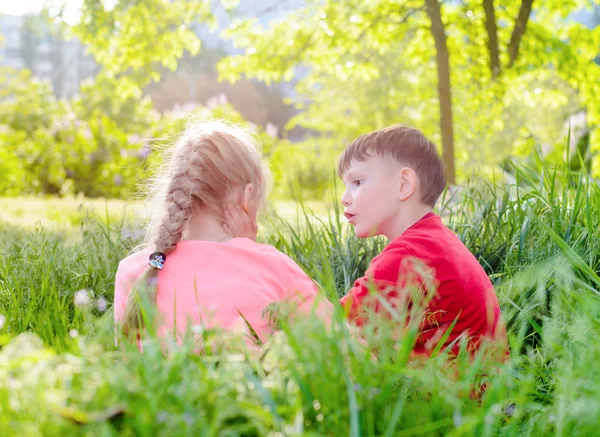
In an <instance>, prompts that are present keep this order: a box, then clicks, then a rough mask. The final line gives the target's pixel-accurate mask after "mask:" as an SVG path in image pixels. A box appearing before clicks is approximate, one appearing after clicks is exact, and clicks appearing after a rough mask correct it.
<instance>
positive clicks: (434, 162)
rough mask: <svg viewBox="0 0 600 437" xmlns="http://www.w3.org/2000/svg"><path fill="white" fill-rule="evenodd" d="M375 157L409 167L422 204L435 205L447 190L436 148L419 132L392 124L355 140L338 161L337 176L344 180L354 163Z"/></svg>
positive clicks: (442, 167)
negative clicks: (413, 175)
mask: <svg viewBox="0 0 600 437" xmlns="http://www.w3.org/2000/svg"><path fill="white" fill-rule="evenodd" d="M374 155H378V156H381V157H391V158H393V159H395V160H396V161H397V162H399V163H402V164H406V165H408V166H409V167H411V168H412V169H413V170H414V171H415V173H416V174H417V177H418V178H419V182H420V184H419V190H420V193H421V201H422V202H423V203H425V204H426V205H429V206H432V207H433V206H434V205H435V202H436V201H437V200H438V198H439V197H440V194H442V192H443V191H444V187H445V186H446V178H445V177H444V166H443V164H442V160H441V159H440V156H439V155H438V152H437V149H436V147H435V145H434V144H433V143H432V142H431V141H429V140H428V139H427V138H426V137H425V135H423V133H421V131H419V130H417V129H413V128H411V127H407V126H402V125H400V124H395V125H392V126H389V127H386V128H384V129H380V130H376V131H374V132H370V133H368V134H365V135H362V136H360V137H358V138H357V139H355V140H354V141H352V142H351V143H350V144H349V145H348V146H347V147H346V150H344V151H343V152H342V154H341V155H340V157H339V160H338V174H339V176H340V177H343V176H344V173H346V171H348V168H350V163H351V162H352V161H353V160H356V161H365V160H366V159H367V158H369V157H371V156H374Z"/></svg>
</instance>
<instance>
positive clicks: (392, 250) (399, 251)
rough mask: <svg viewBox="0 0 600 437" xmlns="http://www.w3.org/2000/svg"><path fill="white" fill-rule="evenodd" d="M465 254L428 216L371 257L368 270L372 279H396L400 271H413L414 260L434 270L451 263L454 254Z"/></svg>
mask: <svg viewBox="0 0 600 437" xmlns="http://www.w3.org/2000/svg"><path fill="white" fill-rule="evenodd" d="M467 252H469V251H468V249H467V248H466V246H465V245H464V244H463V243H462V242H461V241H460V239H459V238H458V237H457V236H456V235H455V234H454V233H453V232H452V231H451V230H450V229H449V228H448V227H447V226H446V225H444V223H443V222H442V219H441V218H440V217H439V216H438V215H435V214H428V215H427V216H425V217H424V218H423V219H421V220H419V222H417V223H415V225H413V226H412V227H410V228H409V229H407V230H406V231H405V232H404V233H403V234H402V235H401V236H400V237H398V238H396V239H395V240H393V241H391V242H390V243H389V244H388V245H387V246H386V247H385V248H384V249H383V251H382V252H381V253H380V254H379V255H378V256H377V257H375V258H373V261H372V262H371V264H370V266H369V270H370V271H371V272H372V273H375V274H376V276H382V275H383V276H388V275H389V276H394V275H395V276H396V277H397V275H398V272H399V271H401V270H407V269H414V267H415V260H417V262H422V263H424V264H425V265H426V266H429V267H436V266H437V265H438V264H439V263H444V264H446V263H448V262H451V261H452V258H453V257H454V256H456V255H457V254H460V255H463V254H466V253H467ZM469 253H470V252H469Z"/></svg>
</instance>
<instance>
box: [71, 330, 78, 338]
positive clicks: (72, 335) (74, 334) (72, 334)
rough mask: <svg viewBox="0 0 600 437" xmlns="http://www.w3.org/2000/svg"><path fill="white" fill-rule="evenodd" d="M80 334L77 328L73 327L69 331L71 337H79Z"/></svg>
mask: <svg viewBox="0 0 600 437" xmlns="http://www.w3.org/2000/svg"><path fill="white" fill-rule="evenodd" d="M78 335H79V331H78V330H77V329H71V330H70V331H69V337H71V338H75V337H77V336H78Z"/></svg>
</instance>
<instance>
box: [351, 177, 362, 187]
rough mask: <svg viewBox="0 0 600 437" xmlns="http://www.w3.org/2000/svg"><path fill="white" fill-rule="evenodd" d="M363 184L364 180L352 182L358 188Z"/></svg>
mask: <svg viewBox="0 0 600 437" xmlns="http://www.w3.org/2000/svg"><path fill="white" fill-rule="evenodd" d="M362 182H363V181H362V179H354V180H353V181H352V183H353V184H354V185H355V186H357V187H358V186H359V185H360V184H362Z"/></svg>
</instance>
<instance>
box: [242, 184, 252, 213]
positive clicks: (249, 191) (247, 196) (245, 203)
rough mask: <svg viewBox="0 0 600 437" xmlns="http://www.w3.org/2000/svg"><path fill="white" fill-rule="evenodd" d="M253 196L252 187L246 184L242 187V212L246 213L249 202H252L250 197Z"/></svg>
mask: <svg viewBox="0 0 600 437" xmlns="http://www.w3.org/2000/svg"><path fill="white" fill-rule="evenodd" d="M253 194H254V185H252V184H247V185H246V186H245V187H244V193H243V194H242V207H243V208H244V211H246V212H248V209H249V208H250V201H251V200H252V196H253Z"/></svg>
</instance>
